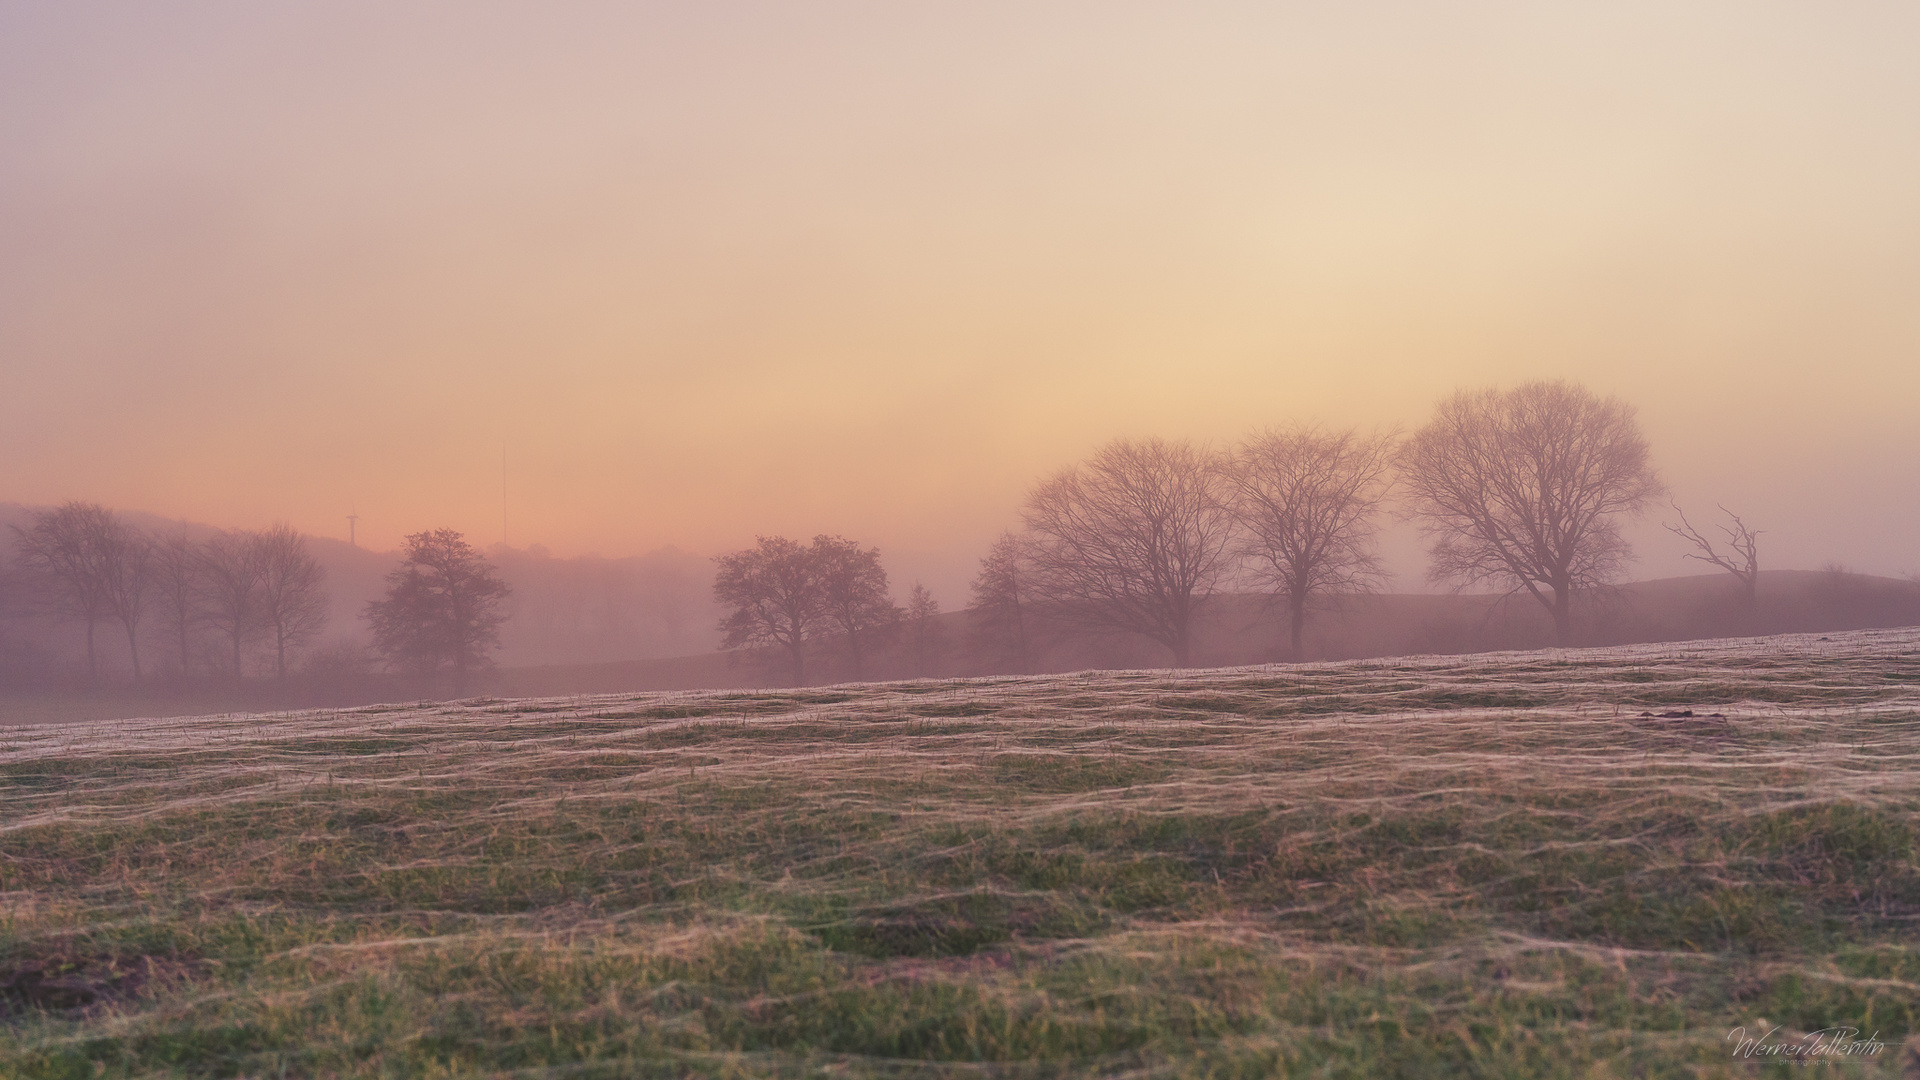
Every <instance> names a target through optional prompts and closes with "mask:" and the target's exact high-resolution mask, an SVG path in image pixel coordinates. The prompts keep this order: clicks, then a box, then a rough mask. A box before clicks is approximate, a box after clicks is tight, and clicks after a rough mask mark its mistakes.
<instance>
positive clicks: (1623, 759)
mask: <svg viewBox="0 0 1920 1080" xmlns="http://www.w3.org/2000/svg"><path fill="white" fill-rule="evenodd" d="M1686 709H1690V710H1691V711H1692V712H1693V713H1694V716H1692V717H1676V718H1665V719H1663V718H1659V717H1657V716H1656V717H1647V716H1642V715H1640V714H1641V713H1643V712H1652V713H1659V712H1667V711H1678V710H1686ZM1711 713H1720V714H1723V715H1722V716H1720V717H1715V716H1711V715H1707V714H1711ZM1917 857H1920V631H1861V632H1854V633H1846V634H1834V635H1831V637H1830V638H1818V639H1816V638H1807V637H1800V638H1779V639H1768V640H1761V641H1739V642H1703V643H1694V644H1688V645H1671V646H1639V647H1629V648H1620V649H1611V650H1595V651H1569V652H1550V653H1515V654H1500V655H1483V656H1475V657H1466V658H1461V657H1448V658H1418V659H1411V660H1404V661H1386V662H1362V663H1345V664H1328V665H1318V666H1307V667H1267V668H1242V669H1227V670H1217V671H1204V672H1191V673H1180V674H1177V675H1169V674H1166V673H1157V672H1121V673H1092V674H1082V675H1068V676H1036V677H1031V678H994V679H984V680H972V681H945V682H920V683H894V684H882V685H861V686H845V687H830V688H821V689H811V690H805V691H786V692H780V691H757V692H746V693H725V692H694V693H679V694H646V695H621V696H615V697H594V698H576V699H542V700H522V701H468V702H462V703H458V704H446V705H422V706H406V707H372V708H362V709H353V710H344V711H338V712H318V713H289V714H276V715H267V716H223V717H206V718H195V719H186V720H165V721H149V722H139V721H128V722H121V723H114V724H102V725H71V724H69V725H48V726H40V727H32V728H18V729H12V730H5V731H0V905H3V907H0V1076H6V1077H21V1078H28V1077H73V1078H82V1077H100V1076H106V1077H120V1076H165V1075H181V1076H202V1075H207V1076H249V1077H278V1076H355V1077H359V1076H366V1077H376V1076H378V1077H387V1076H392V1077H403V1076H405V1077H413V1076H418V1077H452V1076H469V1075H515V1076H527V1077H635V1076H643V1077H646V1076H663V1077H664V1076H713V1077H728V1076H780V1077H802V1076H885V1077H901V1078H907V1077H1045V1076H1114V1077H1123V1076H1124V1077H1140V1078H1147V1077H1187V1076H1193V1077H1200V1076H1216V1077H1268V1076H1334V1077H1445V1076H1476V1077H1505V1076H1514V1077H1520V1076H1528V1077H1532V1076H1559V1077H1592V1076H1618V1077H1627V1076H1636V1077H1637V1076H1674V1077H1680V1076H1685V1077H1698V1076H1705V1077H1712V1076H1750V1075H1754V1074H1756V1073H1759V1074H1760V1075H1782V1076H1788V1075H1791V1076H1807V1075H1819V1076H1823V1077H1842V1076H1898V1075H1900V1074H1901V1069H1902V1061H1903V1058H1902V1055H1903V1054H1905V1053H1907V1050H1906V1049H1905V1046H1904V1044H1905V1041H1906V1039H1907V1037H1908V1034H1909V1032H1912V1031H1916V1030H1920V1028H1916V1020H1917V1019H1920V1017H1917V1016H1916V1013H1917V1012H1920V865H1917V864H1916V858H1917ZM1834 1027H1844V1028H1856V1029H1859V1038H1860V1039H1861V1040H1866V1039H1867V1038H1868V1037H1870V1036H1875V1035H1877V1041H1878V1043H1879V1044H1882V1045H1883V1047H1884V1048H1883V1049H1880V1050H1878V1052H1875V1053H1870V1054H1869V1053H1864V1052H1863V1051H1865V1050H1870V1049H1872V1047H1871V1045H1870V1044H1867V1043H1865V1042H1862V1043H1859V1044H1855V1045H1853V1046H1852V1047H1850V1048H1849V1049H1851V1050H1853V1051H1854V1053H1852V1054H1850V1055H1848V1056H1822V1057H1820V1058H1818V1059H1817V1060H1816V1062H1815V1063H1814V1064H1811V1065H1807V1064H1792V1063H1784V1062H1778V1061H1776V1062H1774V1063H1772V1064H1766V1063H1765V1059H1764V1055H1762V1054H1760V1052H1759V1051H1757V1050H1756V1052H1755V1056H1750V1057H1746V1058H1741V1057H1737V1056H1736V1051H1737V1050H1738V1049H1739V1045H1738V1042H1737V1040H1736V1041H1731V1042H1730V1041H1729V1040H1728V1035H1729V1032H1730V1031H1731V1030H1733V1029H1735V1028H1744V1029H1745V1032H1746V1036H1745V1037H1747V1038H1753V1037H1756V1036H1759V1035H1760V1034H1761V1033H1762V1032H1763V1031H1766V1030H1768V1029H1775V1028H1777V1030H1776V1031H1775V1032H1774V1034H1773V1035H1772V1036H1770V1037H1769V1038H1765V1039H1761V1040H1760V1043H1761V1046H1763V1047H1766V1046H1771V1047H1775V1048H1779V1047H1782V1046H1787V1045H1790V1044H1791V1042H1792V1040H1793V1039H1794V1038H1795V1037H1796V1036H1797V1035H1799V1034H1800V1033H1804V1032H1809V1031H1815V1030H1818V1029H1823V1028H1834ZM1821 1045H1823V1046H1826V1047H1828V1048H1829V1049H1831V1048H1833V1047H1834V1046H1835V1045H1836V1044H1833V1043H1823V1044H1821ZM1749 1049H1753V1048H1752V1047H1749ZM1807 1069H1815V1070H1817V1072H1814V1073H1809V1072H1807V1071H1806V1070H1807Z"/></svg>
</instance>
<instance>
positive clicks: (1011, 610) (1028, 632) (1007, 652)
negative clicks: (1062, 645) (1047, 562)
mask: <svg viewBox="0 0 1920 1080" xmlns="http://www.w3.org/2000/svg"><path fill="white" fill-rule="evenodd" d="M1027 545H1028V538H1027V537H1026V536H1025V535H1023V534H1021V533H1016V532H1013V531H1011V530H1009V531H1007V532H1004V533H1001V534H1000V537H999V539H997V540H995V541H994V542H993V546H992V547H990V548H988V549H987V553H986V555H984V556H982V557H981V559H980V574H979V576H977V577H975V578H974V579H973V627H972V630H971V635H970V636H971V637H972V638H973V643H974V647H975V648H976V649H978V650H979V651H980V652H981V653H982V654H984V655H985V656H987V657H989V658H998V659H1000V660H1002V661H1003V662H1006V663H1010V664H1012V665H1013V667H1014V670H1015V671H1022V672H1024V671H1027V670H1029V669H1030V668H1031V667H1032V665H1033V627H1032V623H1033V612H1032V610H1031V609H1032V606H1033V583H1032V580H1031V575H1030V574H1029V560H1028V557H1027Z"/></svg>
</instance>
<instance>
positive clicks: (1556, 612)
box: [1553, 585, 1573, 648]
mask: <svg viewBox="0 0 1920 1080" xmlns="http://www.w3.org/2000/svg"><path fill="white" fill-rule="evenodd" d="M1553 641H1554V644H1556V645H1559V646H1561V647H1562V648H1564V647H1566V646H1567V645H1570V644H1572V642H1573V590H1572V589H1571V588H1568V587H1567V586H1564V585H1561V586H1556V587H1555V588H1554V590H1553Z"/></svg>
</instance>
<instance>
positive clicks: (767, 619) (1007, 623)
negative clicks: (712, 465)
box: [715, 382, 1760, 681]
mask: <svg viewBox="0 0 1920 1080" xmlns="http://www.w3.org/2000/svg"><path fill="white" fill-rule="evenodd" d="M1665 493H1666V489H1665V487H1664V485H1663V484H1662V483H1661V481H1660V478H1659V476H1658V474H1657V473H1656V471H1655V469H1654V467H1653V463H1652V456H1651V452H1650V447H1649V444H1648V441H1647V439H1646V437H1645V436H1644V434H1643V433H1642V432H1641V429H1640V427H1639V424H1638V422H1637V420H1636V418H1635V415H1634V410H1633V408H1632V407H1631V406H1629V405H1628V404H1626V403H1624V402H1622V401H1620V400H1618V399H1616V398H1611V397H1601V396H1598V395H1596V394H1594V393H1592V392H1591V391H1589V390H1587V389H1585V388H1584V387H1581V386H1578V385H1576V384H1572V383H1567V382H1530V383H1526V384H1523V385H1521V386H1518V387H1516V388H1514V389H1511V390H1507V391H1499V390H1491V389H1489V390H1476V391H1461V392H1459V393H1456V394H1454V395H1452V396H1451V397H1449V398H1447V399H1445V400H1444V401H1442V402H1440V403H1439V404H1438V406H1437V407H1436V409H1435V411H1434V416H1433V418H1432V420H1431V421H1430V422H1429V423H1428V424H1426V425H1425V426H1423V427H1421V428H1420V429H1418V430H1417V431H1415V432H1413V433H1412V434H1411V435H1406V436H1404V437H1403V436H1401V435H1400V434H1399V433H1397V432H1376V433H1362V432H1360V431H1357V430H1344V431H1335V430H1328V429H1325V428H1321V427H1316V426H1311V425H1303V426H1297V427H1293V428H1287V429H1276V430H1268V431H1264V432H1259V433H1256V434H1254V435H1252V436H1250V437H1248V438H1246V439H1243V440H1241V441H1240V442H1238V443H1236V444H1234V445H1231V446H1228V447H1225V448H1217V449H1216V448H1209V447H1206V446H1202V445H1200V444H1197V443H1195V442H1192V441H1186V440H1168V439H1158V438H1146V439H1120V440H1116V441H1114V442H1112V443H1109V444H1108V445H1106V446H1105V447H1102V448H1101V449H1100V450H1098V451H1097V452H1096V453H1094V454H1093V455H1092V456H1091V457H1090V458H1088V459H1087V460H1086V461H1084V462H1080V463H1078V464H1075V465H1072V466H1069V467H1067V468H1065V469H1062V470H1061V471H1059V472H1058V473H1056V474H1054V475H1052V476H1050V477H1047V478H1045V479H1043V480H1042V481H1041V482H1039V483H1038V484H1036V485H1035V486H1034V488H1033V489H1032V490H1031V491H1030V492H1029V494H1028V496H1027V499H1026V503H1025V506H1024V509H1023V513H1022V527H1021V528H1020V529H1017V530H1010V531H1008V532H1007V533H1005V534H1003V535H1002V536H1001V537H1000V538H999V539H998V540H997V541H996V542H995V543H994V544H993V545H992V547H991V549H990V550H989V551H988V552H987V553H986V555H985V557H984V558H983V559H982V560H981V564H980V570H979V573H978V576H977V577H976V578H975V580H974V582H973V590H972V593H973V594H972V598H971V599H972V603H971V605H970V608H969V611H968V613H967V619H966V624H965V629H964V635H965V636H964V640H963V642H962V643H961V644H962V645H963V646H964V648H965V649H966V650H967V652H968V654H969V657H970V661H971V662H970V665H969V666H971V667H973V668H974V669H976V670H998V671H1036V670H1042V669H1044V668H1045V667H1046V666H1047V665H1048V662H1049V656H1050V655H1053V654H1057V653H1058V652H1059V651H1060V647H1061V645H1062V643H1063V642H1073V643H1078V644H1079V645H1081V646H1084V645H1085V643H1087V642H1089V641H1099V640H1102V639H1105V640H1110V641H1118V640H1125V639H1134V640H1139V639H1145V640H1147V641H1151V642H1154V643H1156V644H1157V645H1158V646H1159V647H1161V648H1162V649H1164V650H1165V655H1166V656H1167V658H1168V659H1170V660H1171V662H1172V663H1173V664H1174V665H1175V666H1187V665H1189V664H1191V663H1192V662H1193V660H1194V647H1195V640H1196V630H1197V628H1198V627H1200V626H1201V624H1202V619H1201V617H1202V615H1203V613H1206V612H1209V611H1211V610H1213V609H1216V608H1217V607H1218V606H1219V604H1220V601H1221V599H1222V598H1223V597H1224V596H1226V595H1229V594H1231V595H1235V596H1246V595H1248V594H1253V595H1261V596H1265V597H1267V598H1268V601H1269V605H1270V607H1272V608H1277V609H1278V610H1280V611H1282V612H1284V625H1285V638H1284V653H1283V655H1285V656H1288V657H1291V658H1293V659H1296V660H1298V659H1304V658H1305V657H1306V642H1305V638H1306V629H1307V625H1308V622H1309V620H1310V619H1312V618H1313V617H1314V612H1315V611H1316V610H1324V609H1325V607H1326V605H1328V604H1330V603H1332V602H1335V601H1336V600H1338V599H1340V598H1346V597H1352V596H1355V595H1357V594H1364V593H1368V592H1373V591H1377V590H1378V589H1379V588H1380V586H1381V585H1382V584H1384V582H1385V580H1386V575H1385V573H1384V572H1383V569H1382V567H1381V564H1380V561H1379V557H1378V553H1377V546H1376V540H1377V535H1378V532H1379V527H1380V523H1381V521H1382V518H1383V515H1384V514H1385V512H1386V511H1387V509H1388V504H1389V500H1393V501H1394V502H1395V503H1397V505H1396V506H1395V509H1396V510H1397V511H1398V512H1400V513H1402V514H1405V515H1407V516H1410V517H1412V518H1414V519H1415V520H1417V521H1418V523H1419V525H1420V527H1421V529H1422V531H1423V532H1424V534H1425V536H1426V539H1427V540H1428V543H1429V548H1428V552H1429V558H1430V563H1429V574H1430V577H1431V578H1432V579H1433V580H1434V581H1436V582H1446V583H1451V584H1453V585H1456V586H1462V587H1464V586H1481V587H1488V588H1491V589H1493V590H1495V591H1496V592H1500V593H1504V594H1507V595H1509V596H1513V597H1517V598H1521V600H1522V602H1524V603H1529V604H1533V605H1536V606H1537V609H1538V610H1539V611H1540V612H1541V614H1542V616H1543V617H1544V618H1545V619H1546V620H1547V621H1548V622H1549V623H1550V625H1551V640H1552V641H1553V642H1556V643H1559V644H1571V643H1574V642H1576V641H1578V640H1580V639H1581V631H1582V628H1583V625H1585V626H1587V627H1595V626H1598V625H1600V622H1601V621H1607V625H1609V626H1617V625H1618V621H1619V620H1618V619H1617V617H1616V613H1614V612H1611V611H1609V610H1608V608H1607V604H1606V603H1605V601H1606V600H1607V599H1608V598H1610V597H1613V596H1614V595H1616V594H1615V592H1614V590H1613V585H1614V583H1615V582H1617V581H1618V579H1619V578H1620V576H1621V575H1622V573H1623V572H1624V570H1625V569H1626V567H1627V566H1628V565H1629V564H1630V563H1631V561H1632V559H1633V552H1632V549H1631V547H1630V545H1629V544H1628V543H1627V541H1626V539H1625V538H1624V536H1623V534H1622V531H1621V530H1622V526H1623V524H1624V523H1625V522H1627V521H1628V520H1630V519H1632V518H1634V517H1636V516H1639V515H1642V514H1644V513H1645V512H1646V510H1647V509H1648V508H1649V507H1650V506H1651V505H1652V504H1653V503H1654V502H1655V501H1656V500H1658V499H1660V498H1661V497H1662V496H1664V495H1665ZM1673 511H1674V513H1675V515H1676V516H1677V517H1678V519H1679V520H1678V523H1677V524H1669V525H1668V526H1667V528H1668V530H1669V531H1670V532H1672V533H1673V534H1674V535H1676V536H1677V537H1679V538H1680V539H1682V540H1683V541H1685V542H1686V543H1687V544H1688V546H1689V552H1688V554H1689V557H1691V558H1696V559H1699V560H1701V561H1703V562H1705V563H1708V564H1710V565H1713V566H1715V567H1718V568H1719V569H1722V570H1724V571H1726V572H1727V573H1728V574H1729V575H1730V576H1731V577H1732V579H1733V580H1734V581H1735V582H1736V583H1737V590H1736V596H1737V597H1738V600H1737V603H1738V604H1739V605H1740V607H1741V609H1742V612H1743V613H1744V617H1743V618H1736V620H1735V621H1734V625H1735V626H1736V627H1740V626H1744V627H1750V628H1753V629H1756V630H1757V628H1758V626H1759V623H1758V622H1757V621H1756V619H1755V610H1756V608H1755V604H1756V601H1755V596H1756V583H1757V581H1758V577H1759V566H1760V562H1759V544H1758V540H1757V537H1758V535H1759V534H1758V532H1756V531H1755V530H1753V529H1752V528H1750V527H1749V526H1748V525H1747V524H1746V523H1745V522H1744V521H1743V520H1742V519H1741V518H1739V517H1738V516H1737V515H1734V514H1731V513H1726V512H1725V511H1723V513H1725V516H1726V519H1727V521H1728V524H1726V525H1724V526H1721V527H1719V528H1718V532H1717V533H1716V534H1714V535H1710V534H1709V533H1707V532H1703V531H1701V530H1700V529H1698V528H1696V527H1695V526H1694V524H1693V523H1692V522H1691V521H1689V520H1688V519H1687V518H1686V516H1685V515H1684V514H1682V513H1680V510H1679V507H1678V506H1674V507H1673ZM715 597H716V599H718V600H719V601H720V602H721V604H722V605H723V606H724V607H725V608H726V609H727V610H728V612H729V614H728V615H727V617H726V620H725V621H724V622H723V624H722V628H723V630H724V631H725V632H726V640H725V642H724V646H725V647H726V648H729V649H736V650H744V651H750V652H751V651H756V650H757V651H760V652H761V653H765V654H775V655H777V656H778V657H779V658H780V659H781V661H782V662H783V664H784V667H785V669H786V673H787V674H788V675H789V676H790V677H792V678H793V679H794V680H795V681H803V680H804V678H805V676H806V673H807V671H808V666H807V665H808V657H809V656H810V655H812V656H818V657H820V658H822V659H828V658H835V657H838V658H842V659H843V660H845V661H846V663H844V664H843V667H842V671H843V673H846V674H850V675H851V676H852V677H856V678H857V677H860V675H861V674H862V672H863V669H864V668H865V667H866V664H865V662H864V660H865V658H866V657H867V656H870V655H871V654H872V653H873V652H874V651H875V650H876V649H885V648H892V649H894V651H895V652H896V653H897V652H898V651H899V650H898V648H897V646H896V645H895V643H896V642H897V641H898V640H899V639H900V638H901V635H902V633H903V631H904V628H906V627H907V626H909V625H910V623H909V622H908V621H907V619H906V613H905V612H904V611H903V610H902V609H900V608H898V607H897V606H895V605H894V604H893V603H892V601H891V600H890V599H888V597H887V591H886V575H885V572H884V571H883V570H882V569H881V567H880V563H879V553H878V551H877V550H873V549H862V548H860V547H859V545H857V544H855V543H853V542H852V541H847V540H844V539H841V538H839V537H820V538H817V539H816V540H815V541H814V543H813V544H812V545H811V546H802V545H800V544H796V543H794V542H792V541H788V540H785V539H782V538H778V537H774V538H763V539H762V540H761V541H760V542H759V544H758V546H757V547H755V548H753V549H750V550H748V551H742V552H736V553H733V554H730V555H726V556H722V557H721V558H720V560H719V574H718V576H717V578H716V581H715ZM932 610H934V611H936V612H937V606H936V607H934V608H933V609H932ZM1596 614H1597V615H1598V616H1600V617H1601V618H1599V619H1596V618H1594V617H1593V616H1595V615H1596ZM1583 619H1584V620H1585V622H1584V624H1583ZM1249 625H1251V624H1249ZM1070 651H1071V650H1070ZM1085 652H1086V650H1085V648H1084V647H1082V648H1080V649H1079V650H1078V654H1079V655H1084V654H1085ZM920 653H921V656H922V657H924V656H925V654H926V650H925V649H921V650H920ZM902 667H903V666H902V665H900V664H897V663H896V664H895V665H894V670H895V671H901V670H902ZM927 669H928V665H927V664H926V663H925V662H924V661H923V662H921V663H919V664H917V665H906V666H904V670H905V672H906V673H909V674H920V673H924V672H925V671H926V670H927Z"/></svg>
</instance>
